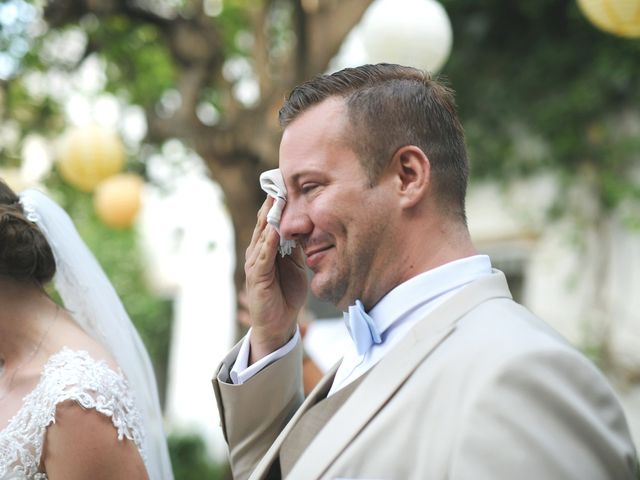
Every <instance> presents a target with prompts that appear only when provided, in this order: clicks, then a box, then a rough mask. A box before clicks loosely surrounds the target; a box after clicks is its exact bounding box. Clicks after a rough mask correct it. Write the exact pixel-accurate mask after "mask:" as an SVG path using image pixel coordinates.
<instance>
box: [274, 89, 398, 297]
mask: <svg viewBox="0 0 640 480" xmlns="http://www.w3.org/2000/svg"><path fill="white" fill-rule="evenodd" d="M347 121H348V120H347V115H346V107H345V105H344V102H343V100H341V99H338V98H335V97H332V98H329V99H327V100H325V101H324V102H322V103H320V104H318V105H316V106H314V107H312V108H310V109H309V110H307V111H306V112H304V113H303V114H301V115H300V116H299V117H298V118H296V119H295V120H294V121H293V122H292V123H291V124H290V125H289V126H288V127H287V128H286V129H285V131H284V134H283V136H282V142H281V144H280V170H281V171H282V175H283V177H284V179H285V183H286V186H287V190H288V201H287V206H286V208H285V209H284V212H283V216H282V220H281V224H280V228H281V233H282V235H283V236H284V237H285V238H293V239H295V240H297V241H298V242H299V243H300V244H301V245H302V247H303V249H304V251H305V254H306V257H307V258H306V262H307V266H308V267H309V268H310V269H311V270H312V271H313V272H314V277H313V280H312V281H311V290H312V291H313V293H314V294H315V295H316V296H317V297H318V298H321V299H323V300H326V301H330V302H331V303H333V304H335V305H337V306H338V307H339V308H341V309H346V308H347V307H348V306H349V305H350V304H352V303H353V302H354V301H355V299H357V298H358V299H361V300H362V301H363V302H364V303H365V305H366V304H367V301H371V300H374V301H377V300H378V298H375V295H374V296H373V297H372V298H366V296H367V295H369V296H371V293H370V292H371V291H372V288H371V287H372V285H373V284H375V282H376V281H378V280H381V278H379V277H381V276H382V275H383V269H384V268H385V267H386V266H387V265H388V263H390V255H389V248H388V245H389V241H390V240H391V239H392V237H393V234H392V233H390V232H392V229H391V227H392V225H393V222H392V213H393V201H392V197H390V195H389V192H390V182H389V180H388V179H385V177H384V174H383V177H382V178H381V179H380V181H379V182H378V183H377V185H376V186H375V187H369V181H368V177H367V174H366V172H365V170H364V168H363V167H362V165H361V163H360V161H359V160H358V158H357V156H356V154H355V153H354V151H353V150H352V149H351V147H350V146H349V145H348V143H347V142H348V133H347V132H348V129H347V127H348V123H347ZM373 290H375V288H374V289H373Z"/></svg>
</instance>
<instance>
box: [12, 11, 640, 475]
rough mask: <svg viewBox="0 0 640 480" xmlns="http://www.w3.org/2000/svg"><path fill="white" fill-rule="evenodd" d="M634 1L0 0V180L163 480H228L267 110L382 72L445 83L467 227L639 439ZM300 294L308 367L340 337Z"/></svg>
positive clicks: (272, 113) (639, 169)
mask: <svg viewBox="0 0 640 480" xmlns="http://www.w3.org/2000/svg"><path fill="white" fill-rule="evenodd" d="M639 38H640V0H536V1H535V2H533V1H531V2H514V1H511V0H441V1H439V2H438V1H436V0H373V1H371V0H263V1H260V0H153V1H152V0H49V1H47V0H33V1H28V0H2V1H1V2H0V177H2V178H4V179H5V180H6V181H8V182H9V183H10V185H12V187H13V188H14V189H17V190H20V189H23V188H26V187H32V186H36V187H38V188H41V189H44V190H46V191H47V192H48V193H49V194H50V195H51V196H53V197H54V198H55V199H56V200H58V201H59V202H60V203H61V204H62V205H63V206H64V207H65V208H66V209H67V210H68V211H69V213H70V214H71V216H72V217H73V219H74V221H75V222H76V225H77V226H78V229H79V230H80V232H81V234H82V236H83V237H84V239H85V240H86V242H87V243H88V244H89V246H90V247H91V248H92V250H93V251H94V252H95V254H96V256H97V257H98V259H99V260H100V262H101V263H102V265H103V266H104V268H105V270H106V271H107V273H108V274H109V275H110V277H111V279H112V281H113V283H114V285H115V287H116V290H117V291H118V292H119V294H120V295H121V297H122V299H123V301H124V303H125V305H126V307H127V309H128V311H129V314H130V315H131V317H132V319H133V321H134V322H135V324H136V325H137V327H138V328H139V330H140V332H141V334H142V336H143V339H144V341H145V343H146V345H147V347H148V349H149V352H150V354H151V356H152V359H153V362H154V366H155V370H156V375H157V378H158V383H159V387H160V393H161V398H162V402H163V405H164V409H165V417H166V430H167V432H168V433H169V440H170V450H171V455H172V461H173V465H174V470H175V475H176V478H177V479H196V478H198V479H199V478H225V477H226V476H227V475H228V472H227V469H226V465H225V455H226V449H225V446H224V442H223V440H222V434H221V432H220V428H219V419H218V417H217V412H216V407H215V400H214V396H213V391H212V388H211V384H210V379H211V377H212V375H213V374H214V370H215V367H216V365H217V363H218V362H219V360H220V359H221V357H222V356H223V354H224V353H225V352H226V350H227V349H229V348H230V347H231V346H232V345H233V343H234V342H235V341H236V340H237V339H238V338H239V335H240V334H241V332H242V330H243V327H242V325H241V322H238V317H239V316H240V315H241V313H242V304H241V302H240V303H238V301H237V297H238V294H239V293H240V292H241V287H242V285H243V283H244V279H243V272H242V267H243V261H244V260H243V259H244V250H245V248H246V246H247V245H248V242H249V239H250V236H251V232H252V230H253V226H254V222H255V212H256V210H257V208H258V207H259V205H260V204H261V203H262V200H263V198H264V194H263V193H262V192H261V191H260V189H259V185H258V176H259V174H260V172H262V171H264V170H266V169H269V168H274V167H275V166H277V152H278V142H279V138H280V134H281V132H280V129H279V127H278V124H277V111H278V109H279V108H280V105H281V103H282V100H283V98H284V96H285V95H286V93H287V92H288V91H289V90H290V89H291V88H292V87H293V86H294V85H296V84H298V83H300V82H302V81H304V80H306V79H308V78H310V77H311V76H313V75H315V74H317V73H322V72H331V71H335V70H336V69H339V68H342V67H345V66H350V65H357V64H361V63H374V62H379V61H390V62H396V63H402V64H407V65H413V66H416V67H419V68H423V69H426V70H429V71H432V72H433V73H434V74H437V75H439V76H440V78H444V79H446V81H447V82H448V83H449V84H450V85H451V86H452V87H453V88H454V89H455V90H456V92H457V102H458V107H459V113H460V117H461V119H462V122H463V125H464V126H465V129H466V134H467V143H468V147H469V151H470V157H471V166H472V180H471V186H470V191H469V198H468V216H469V220H470V228H471V233H472V236H473V237H474V240H475V242H476V245H477V247H478V249H479V250H480V251H481V252H484V253H488V254H489V255H490V256H491V258H492V261H493V263H494V265H495V266H496V267H497V268H500V269H502V270H503V271H504V272H505V273H506V274H507V276H508V278H509V281H510V285H511V288H512V290H513V294H514V296H515V297H516V299H518V300H519V301H520V302H522V303H524V304H525V305H526V306H528V307H529V308H530V309H531V310H533V311H534V312H535V313H537V314H538V315H540V316H541V317H543V318H544V319H545V320H547V321H548V322H549V323H551V324H552V325H553V326H554V327H556V328H557V329H558V330H560V331H561V332H562V333H563V334H564V335H565V336H566V337H567V338H568V339H569V340H570V341H571V342H573V343H574V344H575V345H577V346H578V347H579V348H580V349H582V350H583V351H584V352H586V353H587V354H588V355H589V356H590V357H591V358H592V359H593V360H594V362H596V363H597V364H598V365H599V366H600V367H601V368H602V369H603V370H604V371H605V372H606V374H607V375H608V376H609V378H610V380H611V382H612V384H613V385H614V387H615V388H616V390H617V392H618V394H619V395H620V398H621V401H622V402H623V405H624V406H625V409H626V411H627V414H628V417H629V422H630V424H631V427H632V433H633V435H634V438H635V440H636V443H637V442H638V439H640V161H639V160H640V39H639ZM336 315H338V312H335V311H333V310H332V309H331V308H330V307H329V306H327V305H324V304H322V303H320V302H318V301H317V300H315V299H313V298H310V299H309V309H308V312H307V315H306V317H307V322H308V325H307V329H306V336H305V344H306V346H307V350H308V352H309V354H310V357H311V358H312V360H314V361H315V364H316V366H317V367H318V368H319V370H323V369H324V368H327V366H328V365H330V363H331V361H333V359H334V357H335V356H336V355H337V353H336V350H337V348H336V347H337V346H338V345H339V342H340V340H341V339H342V338H344V337H343V335H344V333H345V330H344V329H343V328H342V326H341V325H339V322H336V321H332V320H324V318H328V317H335V316H336Z"/></svg>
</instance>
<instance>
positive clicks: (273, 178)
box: [260, 168, 296, 257]
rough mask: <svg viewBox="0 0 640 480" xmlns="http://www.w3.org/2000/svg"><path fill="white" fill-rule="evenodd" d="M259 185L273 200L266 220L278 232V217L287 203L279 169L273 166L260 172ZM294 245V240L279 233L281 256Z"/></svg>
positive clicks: (285, 190)
mask: <svg viewBox="0 0 640 480" xmlns="http://www.w3.org/2000/svg"><path fill="white" fill-rule="evenodd" d="M260 187H261V188H262V190H264V191H265V192H267V194H268V195H269V196H270V197H272V198H273V199H274V200H275V202H274V203H273V206H272V207H271V209H270V210H269V211H268V212H267V222H268V223H269V225H273V226H274V227H275V229H276V230H277V231H278V234H280V217H281V216H282V210H283V209H284V207H285V205H286V204H287V187H285V185H284V179H283V178H282V173H281V172H280V170H279V169H278V168H275V169H273V170H267V171H266V172H262V173H261V174H260ZM295 246H296V242H295V240H285V239H284V238H282V235H280V255H282V256H283V257H284V256H285V255H289V254H290V253H291V251H292V250H293V249H294V248H295Z"/></svg>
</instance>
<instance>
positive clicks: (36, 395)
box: [0, 348, 146, 480]
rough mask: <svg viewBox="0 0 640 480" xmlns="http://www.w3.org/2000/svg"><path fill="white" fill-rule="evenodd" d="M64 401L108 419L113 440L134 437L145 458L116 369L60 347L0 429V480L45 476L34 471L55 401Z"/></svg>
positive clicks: (134, 415)
mask: <svg viewBox="0 0 640 480" xmlns="http://www.w3.org/2000/svg"><path fill="white" fill-rule="evenodd" d="M67 400H73V401H75V402H78V404H80V405H81V406H82V407H84V408H87V409H90V408H95V409H96V411H98V412H100V413H101V414H103V415H106V416H107V417H109V418H111V421H112V423H113V426H114V427H115V429H116V430H117V432H118V439H120V440H122V439H123V438H124V437H126V438H128V439H129V440H132V441H133V442H135V444H136V446H137V447H138V450H139V451H140V453H141V455H142V458H143V459H145V455H144V450H143V447H142V446H143V442H144V438H143V431H142V427H141V422H140V415H139V413H138V411H137V409H136V407H135V404H134V399H133V397H132V394H131V393H130V389H129V385H128V383H127V380H126V379H125V378H124V376H123V375H122V372H120V371H118V372H115V371H114V370H112V369H111V368H109V366H108V365H107V364H106V363H105V362H104V361H96V360H94V359H93V358H91V357H90V356H89V354H88V353H87V352H86V351H74V350H70V349H68V348H63V349H62V350H61V351H60V352H58V353H56V354H54V355H52V356H51V357H50V358H49V360H48V361H47V363H46V364H45V366H44V369H43V372H42V376H41V377H40V381H39V382H38V385H37V386H36V388H34V389H33V390H32V391H31V393H29V394H28V395H27V396H26V397H24V400H23V404H22V407H21V408H20V410H19V411H18V412H17V413H16V414H15V415H14V416H13V418H12V419H11V420H10V421H9V423H8V425H7V427H6V428H5V429H4V430H2V431H0V480H9V479H11V480H18V479H20V480H22V479H29V480H44V479H46V478H47V475H46V474H45V473H42V472H40V471H39V465H40V459H41V456H42V447H43V443H44V439H45V433H46V429H47V427H48V426H49V425H50V424H51V423H53V422H54V419H55V414H56V406H57V405H58V404H60V403H61V402H64V401H67ZM145 460H146V459H145Z"/></svg>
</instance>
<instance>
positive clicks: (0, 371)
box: [0, 305, 60, 402]
mask: <svg viewBox="0 0 640 480" xmlns="http://www.w3.org/2000/svg"><path fill="white" fill-rule="evenodd" d="M59 311H60V307H59V306H57V305H56V314H55V316H54V317H53V320H51V323H49V326H48V327H47V329H46V330H45V332H44V334H43V335H42V338H41V339H40V341H39V342H38V343H37V345H36V346H35V347H34V349H33V350H32V351H31V353H29V355H27V356H26V357H25V359H24V360H23V361H22V362H20V364H19V365H18V366H17V367H16V368H15V370H14V371H13V373H12V374H11V377H10V378H9V382H8V383H7V389H6V390H5V392H4V393H3V394H2V395H0V402H2V401H3V400H4V399H5V398H7V396H8V395H9V394H10V393H11V390H12V389H13V381H14V380H15V378H16V375H17V374H18V372H19V371H20V369H21V368H22V367H24V366H25V365H26V364H28V363H29V362H31V360H33V359H34V358H35V356H36V354H37V353H38V351H39V350H40V347H42V344H43V343H44V339H45V338H47V335H48V334H49V330H51V327H53V324H54V323H56V320H57V319H58V312H59ZM5 364H6V360H5V359H4V358H0V378H3V377H4V373H5Z"/></svg>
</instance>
